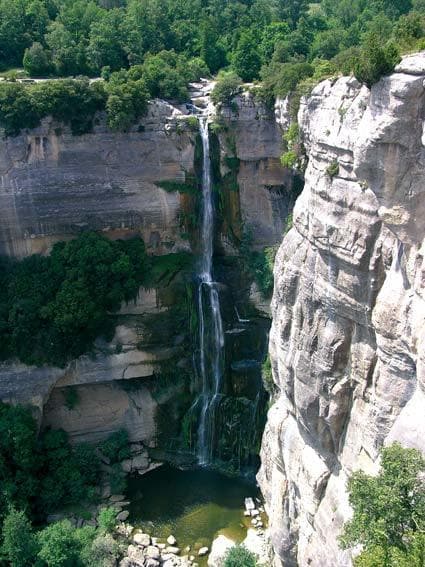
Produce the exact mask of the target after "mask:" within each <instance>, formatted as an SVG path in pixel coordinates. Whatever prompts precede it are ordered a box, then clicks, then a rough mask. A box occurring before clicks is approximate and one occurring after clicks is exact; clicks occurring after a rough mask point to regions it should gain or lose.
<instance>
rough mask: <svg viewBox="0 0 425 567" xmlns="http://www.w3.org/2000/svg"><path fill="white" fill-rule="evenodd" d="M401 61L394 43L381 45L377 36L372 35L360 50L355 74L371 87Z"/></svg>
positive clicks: (359, 79)
mask: <svg viewBox="0 0 425 567" xmlns="http://www.w3.org/2000/svg"><path fill="white" fill-rule="evenodd" d="M399 61H400V54H399V51H398V49H397V47H396V45H394V43H391V42H390V43H388V44H387V45H385V46H381V44H380V42H379V40H378V39H377V38H376V37H371V38H370V39H369V40H368V41H367V43H366V45H365V46H364V47H363V48H362V50H361V52H360V57H359V59H358V61H357V63H356V65H355V67H354V75H355V77H356V79H357V80H358V81H360V82H361V83H365V85H367V86H368V87H369V88H371V87H372V85H374V84H375V83H376V82H378V81H379V79H380V78H381V77H383V76H384V75H389V74H390V73H391V72H392V71H393V70H394V67H395V66H396V65H397V63H399Z"/></svg>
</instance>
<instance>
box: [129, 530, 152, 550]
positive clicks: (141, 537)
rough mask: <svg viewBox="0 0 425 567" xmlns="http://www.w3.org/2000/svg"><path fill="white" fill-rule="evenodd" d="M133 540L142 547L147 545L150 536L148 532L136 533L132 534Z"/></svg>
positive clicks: (149, 542) (149, 541)
mask: <svg viewBox="0 0 425 567" xmlns="http://www.w3.org/2000/svg"><path fill="white" fill-rule="evenodd" d="M133 541H134V543H136V544H137V545H141V546H142V547H148V546H149V545H150V544H151V538H150V535H148V534H141V533H137V534H134V536H133Z"/></svg>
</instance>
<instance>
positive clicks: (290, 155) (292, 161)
mask: <svg viewBox="0 0 425 567" xmlns="http://www.w3.org/2000/svg"><path fill="white" fill-rule="evenodd" d="M297 161H298V155H297V154H296V152H295V151H294V150H289V151H287V152H285V153H284V154H283V155H282V156H281V158H280V163H281V164H282V165H283V167H288V168H293V167H295V166H296V164H297Z"/></svg>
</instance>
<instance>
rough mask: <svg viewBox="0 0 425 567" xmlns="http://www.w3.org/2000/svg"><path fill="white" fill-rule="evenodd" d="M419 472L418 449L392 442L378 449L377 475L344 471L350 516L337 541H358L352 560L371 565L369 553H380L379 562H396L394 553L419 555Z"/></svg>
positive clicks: (424, 519)
mask: <svg viewBox="0 0 425 567" xmlns="http://www.w3.org/2000/svg"><path fill="white" fill-rule="evenodd" d="M424 474H425V459H424V457H423V456H422V454H421V453H420V451H418V450H416V449H406V448H403V447H402V446H401V445H400V444H398V443H394V444H393V445H391V446H389V447H386V448H384V449H383V450H382V453H381V471H380V473H379V475H378V476H376V477H371V476H369V475H367V474H365V473H363V472H361V471H359V472H355V473H354V474H353V475H352V476H351V477H350V479H349V482H348V492H349V498H350V504H351V506H352V508H353V518H352V519H351V520H350V521H348V522H347V523H346V524H345V526H344V532H343V535H342V536H341V545H342V546H343V547H344V548H346V547H351V546H353V545H357V544H361V545H362V546H363V550H364V551H363V553H362V554H361V555H360V557H359V559H358V560H356V561H357V563H356V565H359V566H360V565H362V566H366V565H369V564H370V565H375V564H376V563H372V562H371V563H368V561H369V558H372V557H373V556H375V557H382V558H383V559H382V561H383V562H382V563H381V564H380V565H382V566H383V567H396V566H397V565H400V563H397V561H396V560H395V559H396V558H397V556H399V557H401V558H403V555H404V557H409V556H413V557H414V556H416V555H417V554H419V555H420V554H421V553H422V558H423V557H424V551H425V548H424V543H425V542H424V530H425V481H424ZM371 561H372V559H371ZM412 565H414V563H412Z"/></svg>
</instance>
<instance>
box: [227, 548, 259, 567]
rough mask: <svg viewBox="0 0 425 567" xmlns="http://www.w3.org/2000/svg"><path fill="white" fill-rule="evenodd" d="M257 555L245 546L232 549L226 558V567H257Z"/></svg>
mask: <svg viewBox="0 0 425 567" xmlns="http://www.w3.org/2000/svg"><path fill="white" fill-rule="evenodd" d="M256 566H257V561H256V559H255V555H254V554H253V553H251V552H250V551H249V550H248V549H246V547H244V546H243V545H235V546H234V547H231V548H230V549H229V550H228V551H227V553H226V555H225V557H224V567H256Z"/></svg>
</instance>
